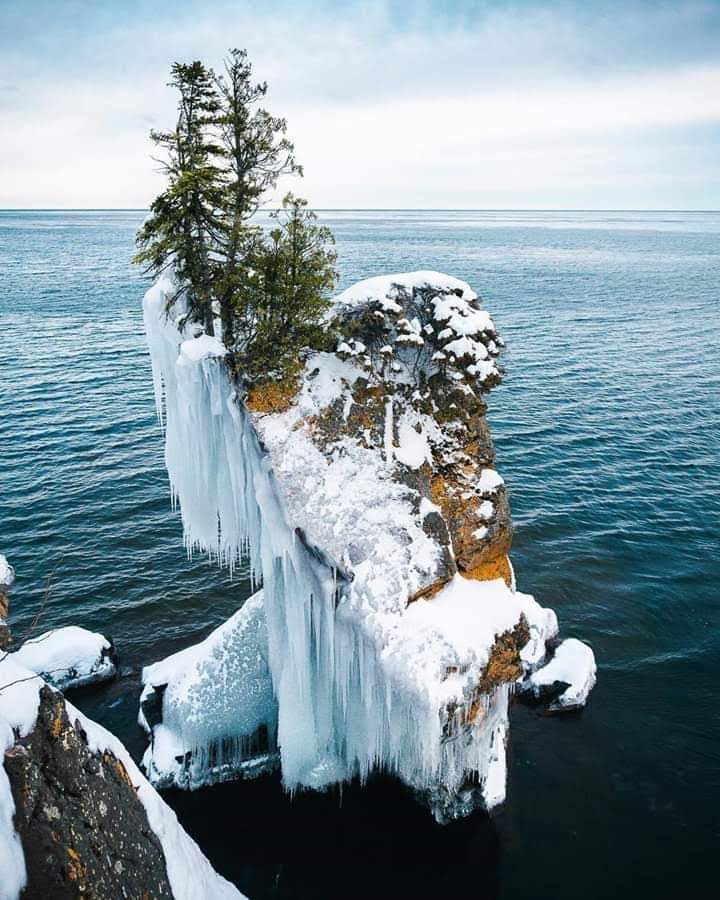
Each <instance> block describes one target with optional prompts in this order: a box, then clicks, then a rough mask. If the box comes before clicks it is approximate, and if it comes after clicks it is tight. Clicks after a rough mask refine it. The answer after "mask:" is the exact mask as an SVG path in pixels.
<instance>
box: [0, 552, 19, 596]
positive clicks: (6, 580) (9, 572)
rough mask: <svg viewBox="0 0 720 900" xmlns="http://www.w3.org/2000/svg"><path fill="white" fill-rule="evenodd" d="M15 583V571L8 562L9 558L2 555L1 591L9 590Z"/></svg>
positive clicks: (0, 560) (0, 565) (0, 571)
mask: <svg viewBox="0 0 720 900" xmlns="http://www.w3.org/2000/svg"><path fill="white" fill-rule="evenodd" d="M13 581H15V569H13V567H12V566H11V565H10V563H9V562H8V561H7V557H6V556H3V555H2V553H0V589H2V588H9V587H10V586H11V585H12V583H13Z"/></svg>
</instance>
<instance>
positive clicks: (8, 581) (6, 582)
mask: <svg viewBox="0 0 720 900" xmlns="http://www.w3.org/2000/svg"><path fill="white" fill-rule="evenodd" d="M13 581H15V570H14V569H13V567H12V566H11V565H10V563H9V562H8V561H7V558H6V557H5V556H3V555H2V554H1V553H0V650H2V649H3V648H4V647H7V646H8V644H9V643H10V629H9V627H8V625H7V622H6V619H7V614H8V609H9V606H10V601H9V600H8V595H9V593H10V588H11V587H12V583H13Z"/></svg>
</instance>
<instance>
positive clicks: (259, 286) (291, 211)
mask: <svg viewBox="0 0 720 900" xmlns="http://www.w3.org/2000/svg"><path fill="white" fill-rule="evenodd" d="M271 215H272V217H273V218H274V219H275V220H276V222H277V227H275V228H273V229H272V230H271V231H270V233H269V234H268V235H262V236H259V235H257V236H256V237H255V240H254V241H253V245H252V248H251V249H250V250H249V252H248V254H247V257H246V266H247V268H246V281H245V291H244V293H243V302H242V303H241V304H240V305H239V308H238V309H237V315H238V334H239V335H242V336H243V337H242V340H241V342H240V344H239V345H238V357H237V360H238V364H239V365H240V367H241V369H242V371H243V372H245V373H246V374H247V376H248V377H249V378H251V379H253V378H260V377H264V376H266V375H272V376H274V377H285V376H287V375H289V374H291V373H292V372H293V371H294V370H295V369H296V368H297V366H298V364H299V362H300V358H301V356H302V353H303V351H305V350H307V349H311V348H314V347H320V346H322V345H323V344H324V342H325V330H324V328H323V327H322V316H323V314H324V313H325V312H326V310H327V309H328V308H329V306H330V301H329V295H330V294H331V292H332V290H333V289H334V287H335V285H336V283H337V272H336V271H335V263H336V259H337V257H336V254H335V251H334V249H333V247H334V244H335V239H334V237H333V235H332V232H331V231H330V229H329V228H327V227H325V226H321V225H318V224H317V216H316V215H315V213H314V212H312V211H311V210H309V209H307V200H302V199H300V198H299V197H295V196H293V195H292V194H287V195H286V197H285V198H284V200H283V206H282V209H281V210H278V211H276V212H274V213H272V214H271Z"/></svg>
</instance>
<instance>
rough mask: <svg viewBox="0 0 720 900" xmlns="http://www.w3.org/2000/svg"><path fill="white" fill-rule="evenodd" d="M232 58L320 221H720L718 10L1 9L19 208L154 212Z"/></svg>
mask: <svg viewBox="0 0 720 900" xmlns="http://www.w3.org/2000/svg"><path fill="white" fill-rule="evenodd" d="M230 47H245V48H247V50H248V52H249V55H250V58H251V60H252V62H253V65H254V73H255V75H256V76H257V78H258V79H259V80H266V81H267V82H268V84H269V92H268V97H267V102H266V105H267V107H268V109H269V110H270V111H271V112H272V113H273V114H275V115H282V116H284V117H285V118H286V119H287V122H288V134H289V136H290V137H291V138H292V140H293V141H294V142H295V146H296V151H297V157H298V160H299V161H300V162H301V163H302V164H303V166H304V169H305V177H304V178H303V179H302V181H300V182H298V181H297V180H296V182H294V183H292V184H289V183H287V182H285V183H283V184H282V185H280V187H279V192H282V191H284V190H286V189H288V188H292V189H293V190H294V191H295V192H296V193H299V194H300V195H302V196H305V197H307V198H308V199H309V201H310V203H311V205H312V206H315V207H316V208H319V209H328V208H333V209H334V208H381V209H388V208H435V209H513V208H514V209H719V208H720V0H687V2H683V0H675V2H673V3H666V2H664V0H654V2H640V0H626V2H614V0H599V2H593V0H574V2H573V0H566V2H555V3H549V2H542V0H536V2H520V0H516V2H492V0H487V2H473V0H465V2H461V0H458V2H452V0H444V2H441V0H426V2H423V0H414V2H410V0H406V2H400V0H394V2H393V0H376V2H373V0H368V2H342V3H341V2H304V0H294V2H274V0H265V2H259V0H255V2H252V3H249V2H245V0H232V2H230V0H218V2H213V0H204V2H196V0H172V2H169V0H154V2H147V0H122V2H114V0H103V2H90V0H88V2H72V0H53V2H45V0H22V2H19V0H18V2H16V0H0V208H144V207H147V205H148V204H149V203H150V201H151V200H152V198H153V197H154V196H155V195H156V194H157V193H158V192H159V191H160V190H161V188H162V177H161V175H160V173H159V171H158V166H157V164H156V163H154V162H153V160H152V158H151V153H152V152H153V150H152V145H151V143H150V141H149V137H148V135H149V131H150V129H151V128H165V127H170V126H172V124H173V122H174V116H175V97H174V95H173V92H172V91H171V90H170V89H169V88H168V87H167V81H168V75H169V70H170V66H171V65H172V63H173V62H174V61H176V60H183V61H189V60H192V59H201V60H202V61H203V62H205V63H206V64H207V65H209V66H213V67H215V68H219V67H220V66H221V64H222V59H223V55H224V54H225V53H226V51H227V50H228V48H230ZM276 199H277V198H270V202H271V203H272V202H275V201H276Z"/></svg>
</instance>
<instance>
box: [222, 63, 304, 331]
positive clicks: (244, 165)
mask: <svg viewBox="0 0 720 900" xmlns="http://www.w3.org/2000/svg"><path fill="white" fill-rule="evenodd" d="M216 85H217V90H218V93H219V96H220V102H221V104H222V114H221V116H220V119H219V123H220V138H221V142H222V148H223V153H224V156H225V159H226V161H227V164H228V169H229V176H228V180H227V183H226V187H225V190H226V197H225V202H224V204H223V217H222V240H221V253H222V255H223V256H224V265H223V267H222V279H221V282H220V284H219V290H218V293H219V301H220V311H221V316H222V324H223V340H224V341H225V343H226V344H227V345H228V346H232V345H233V344H234V343H235V334H234V325H235V310H234V308H235V306H237V305H238V303H240V305H241V306H242V305H245V302H244V301H243V299H242V292H243V290H245V289H246V287H247V285H246V274H245V271H244V268H245V267H244V266H243V265H242V259H243V256H244V255H246V254H247V253H248V252H249V250H251V248H252V246H253V244H254V242H255V240H256V238H257V228H253V227H252V226H250V225H249V220H250V219H251V218H252V216H253V215H254V214H255V213H256V212H257V211H258V209H259V207H260V204H261V202H262V200H263V198H264V197H265V196H266V195H267V194H268V192H269V191H271V190H273V189H274V188H275V187H276V185H277V182H278V179H279V178H280V176H281V175H284V174H300V175H301V174H302V169H301V167H300V166H299V165H298V164H297V163H296V162H295V157H294V155H293V151H294V147H293V144H292V143H291V142H290V141H289V140H288V138H287V137H286V129H287V125H286V122H285V120H284V119H280V118H277V117H275V116H271V115H270V114H269V113H268V112H267V110H265V109H263V108H262V107H260V106H258V104H259V102H260V101H261V100H262V99H263V98H264V97H265V95H266V94H267V84H266V83H265V82H262V83H254V82H253V81H252V65H251V63H250V62H249V60H248V58H247V53H246V51H245V50H231V51H230V56H229V57H228V58H227V59H226V61H225V73H224V74H223V75H219V76H217V78H216Z"/></svg>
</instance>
